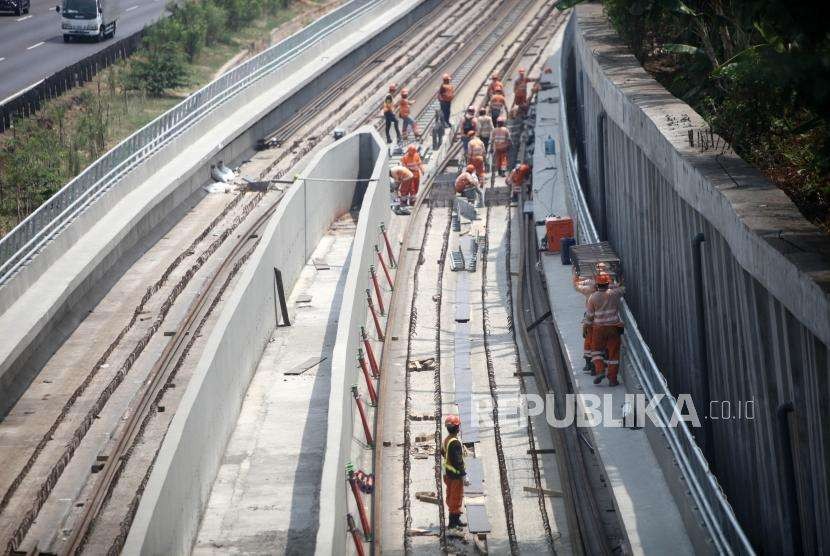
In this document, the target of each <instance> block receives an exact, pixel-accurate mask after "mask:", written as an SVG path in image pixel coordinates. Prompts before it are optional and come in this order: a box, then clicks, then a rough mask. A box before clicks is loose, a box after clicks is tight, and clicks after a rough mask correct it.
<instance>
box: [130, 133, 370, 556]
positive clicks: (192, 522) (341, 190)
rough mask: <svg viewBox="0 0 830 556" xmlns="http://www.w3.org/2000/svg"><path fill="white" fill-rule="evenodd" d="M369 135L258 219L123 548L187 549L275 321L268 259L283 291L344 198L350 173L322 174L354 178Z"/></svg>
mask: <svg viewBox="0 0 830 556" xmlns="http://www.w3.org/2000/svg"><path fill="white" fill-rule="evenodd" d="M374 137H375V136H374V135H372V134H371V133H370V132H364V133H356V134H352V135H349V136H347V137H346V138H344V139H343V140H341V141H338V142H337V143H335V144H334V145H332V146H331V147H329V148H327V149H326V150H324V151H323V152H321V153H320V154H319V155H318V156H317V157H315V158H314V160H313V161H312V162H311V163H310V164H309V166H308V167H307V169H306V171H304V172H303V174H302V177H303V178H308V180H307V181H306V180H300V181H298V182H297V183H296V184H295V185H293V186H292V187H291V189H290V190H289V191H288V193H286V196H285V198H284V199H283V200H282V202H281V203H280V206H279V208H278V209H277V212H276V213H275V214H274V216H273V217H272V218H271V220H270V221H269V223H268V224H267V226H266V228H265V230H264V231H263V233H262V240H261V241H260V243H259V245H257V247H256V249H255V251H254V253H253V255H252V256H251V258H250V259H249V261H248V262H247V264H246V265H245V267H244V269H243V271H242V273H241V275H240V277H239V281H238V283H237V284H236V285H235V286H234V288H233V290H232V291H231V292H230V293H229V294H228V295H227V298H226V300H225V302H224V307H223V309H222V312H221V314H220V315H219V318H218V320H217V322H216V325H215V327H214V329H213V331H212V332H211V335H210V338H209V340H208V342H207V345H208V347H207V348H206V349H205V351H204V352H203V353H202V355H201V357H200V360H199V363H198V365H197V368H196V370H195V372H194V375H193V378H192V379H191V381H190V383H189V384H188V386H187V391H186V392H185V394H184V397H183V399H182V402H181V405H180V406H179V408H178V409H177V411H176V416H175V417H174V419H173V421H172V422H171V425H170V429H169V430H168V432H167V435H166V437H165V439H164V443H163V445H162V447H161V450H160V451H159V454H158V457H157V459H156V462H155V465H154V467H153V472H152V474H151V476H150V479H149V481H148V483H147V488H146V490H145V492H144V494H143V496H142V498H141V503H140V505H139V508H138V512H137V513H136V516H135V520H134V522H133V526H132V529H131V530H130V535H129V537H128V539H127V544H126V546H125V548H124V553H125V554H186V553H189V551H190V547H191V545H192V542H193V539H194V538H195V535H196V534H197V532H198V527H199V522H200V519H201V515H202V512H203V510H204V506H205V504H206V503H207V500H208V497H209V495H210V489H211V486H212V485H213V480H214V478H215V476H216V473H217V471H218V469H219V465H220V464H221V461H222V456H223V454H224V449H225V445H226V443H227V440H228V439H229V438H230V435H231V434H232V432H233V430H234V428H235V426H236V418H237V416H238V414H239V410H240V408H241V406H242V400H243V399H244V396H245V392H246V390H247V388H248V383H249V382H250V379H251V376H252V374H253V371H254V370H255V369H256V366H257V364H258V362H259V359H260V357H261V355H262V352H263V350H264V349H265V345H266V344H267V342H268V339H269V338H270V337H271V335H272V333H273V330H274V327H275V323H276V315H275V299H274V271H273V269H274V267H277V268H279V270H280V271H281V272H282V276H283V282H284V285H285V288H286V289H287V290H288V291H290V290H291V288H292V287H293V285H294V283H295V282H296V280H297V278H298V277H299V275H300V272H301V270H302V268H303V266H304V265H305V264H306V261H307V259H308V257H310V256H311V254H312V253H313V251H314V249H315V247H316V245H317V243H318V242H319V240H320V238H321V237H322V236H323V235H324V234H325V233H326V231H327V229H328V227H329V225H330V224H331V222H332V221H333V220H335V219H336V218H337V217H339V216H340V215H342V214H344V213H345V212H347V211H348V210H349V209H350V208H351V206H352V200H353V195H354V192H355V184H354V183H353V182H352V183H349V182H345V183H344V182H340V181H329V180H326V179H323V178H331V179H340V180H349V179H355V178H358V177H359V168H360V165H361V163H360V160H361V159H362V158H370V159H372V160H375V159H378V156H379V152H380V149H379V148H378V146H377V143H376V142H373V141H372V140H373V139H374ZM367 138H368V139H367ZM362 221H363V218H362V217H361V224H362ZM322 515H325V514H324V513H323V512H321V516H322Z"/></svg>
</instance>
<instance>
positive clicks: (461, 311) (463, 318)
mask: <svg viewBox="0 0 830 556" xmlns="http://www.w3.org/2000/svg"><path fill="white" fill-rule="evenodd" d="M469 320H470V279H469V276H468V274H467V273H466V272H462V273H461V274H459V275H458V282H457V283H456V287H455V322H468V321H469Z"/></svg>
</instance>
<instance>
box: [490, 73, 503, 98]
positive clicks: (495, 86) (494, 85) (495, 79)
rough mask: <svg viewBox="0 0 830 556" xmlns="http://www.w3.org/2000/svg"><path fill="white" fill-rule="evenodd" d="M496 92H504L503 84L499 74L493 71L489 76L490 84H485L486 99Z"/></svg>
mask: <svg viewBox="0 0 830 556" xmlns="http://www.w3.org/2000/svg"><path fill="white" fill-rule="evenodd" d="M496 93H500V94H504V84H503V83H502V82H501V81H500V80H499V74H497V73H494V74H493V75H491V76H490V85H488V86H487V99H488V100H489V99H490V97H492V96H493V95H495V94H496Z"/></svg>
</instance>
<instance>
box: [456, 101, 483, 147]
mask: <svg viewBox="0 0 830 556" xmlns="http://www.w3.org/2000/svg"><path fill="white" fill-rule="evenodd" d="M477 129H478V122H477V121H476V107H475V106H468V107H467V111H466V112H465V113H464V116H462V118H461V122H460V123H459V124H458V133H460V134H461V149H462V150H463V151H464V154H465V155H466V154H467V143H468V142H469V141H470V132H471V131H472V132H473V133H475V131H476V130H477Z"/></svg>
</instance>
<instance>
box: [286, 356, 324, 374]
mask: <svg viewBox="0 0 830 556" xmlns="http://www.w3.org/2000/svg"><path fill="white" fill-rule="evenodd" d="M325 360H326V358H325V357H309V358H308V359H306V360H305V361H303V362H302V363H300V364H299V365H297V366H296V367H294V368H292V369H290V370H288V371H285V374H286V375H301V374H303V373H304V372H306V371H307V370H309V369H311V368H313V367H316V366H317V365H319V364H320V363H322V362H323V361H325Z"/></svg>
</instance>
